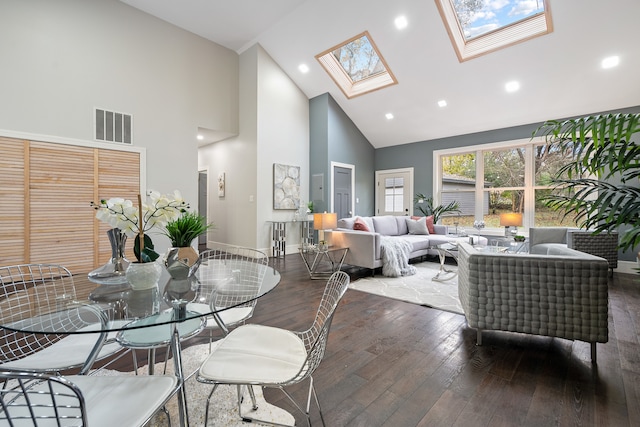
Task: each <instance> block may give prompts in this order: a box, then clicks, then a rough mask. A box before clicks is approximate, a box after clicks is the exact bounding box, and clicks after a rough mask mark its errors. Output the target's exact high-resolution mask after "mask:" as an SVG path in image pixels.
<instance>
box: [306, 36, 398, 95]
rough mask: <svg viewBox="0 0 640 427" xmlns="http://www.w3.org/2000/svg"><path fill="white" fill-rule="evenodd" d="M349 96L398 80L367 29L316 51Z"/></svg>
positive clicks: (394, 82)
mask: <svg viewBox="0 0 640 427" xmlns="http://www.w3.org/2000/svg"><path fill="white" fill-rule="evenodd" d="M316 59H317V60H318V61H319V62H320V64H321V65H322V66H323V67H324V69H325V71H326V72H327V73H329V75H330V76H331V78H332V79H333V81H334V82H335V83H336V84H337V85H338V87H340V89H341V90H342V92H343V93H344V94H345V96H346V97H347V98H353V97H354V96H358V95H363V94H365V93H368V92H371V91H374V90H377V89H381V88H383V87H386V86H390V85H393V84H396V83H397V80H396V79H395V77H394V76H393V74H392V73H391V70H389V67H388V66H387V64H386V62H385V60H384V58H383V57H382V55H381V54H380V52H379V51H378V49H377V47H376V45H375V43H374V42H373V39H372V38H371V35H369V33H368V32H366V31H365V32H364V33H362V34H358V35H357V36H355V37H353V38H351V39H349V40H347V41H346V42H344V43H341V44H339V45H337V46H334V47H332V48H331V49H329V50H327V51H325V52H323V53H321V54H319V55H316Z"/></svg>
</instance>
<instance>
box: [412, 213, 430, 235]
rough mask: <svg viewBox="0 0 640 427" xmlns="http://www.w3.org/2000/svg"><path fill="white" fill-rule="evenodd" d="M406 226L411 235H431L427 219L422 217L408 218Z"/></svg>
mask: <svg viewBox="0 0 640 427" xmlns="http://www.w3.org/2000/svg"><path fill="white" fill-rule="evenodd" d="M406 224H407V229H408V231H409V234H429V230H427V218H426V217H420V218H418V219H411V218H407V219H406Z"/></svg>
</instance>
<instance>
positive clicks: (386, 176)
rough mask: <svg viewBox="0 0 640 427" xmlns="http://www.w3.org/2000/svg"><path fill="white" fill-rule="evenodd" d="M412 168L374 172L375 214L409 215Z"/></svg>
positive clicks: (411, 211)
mask: <svg viewBox="0 0 640 427" xmlns="http://www.w3.org/2000/svg"><path fill="white" fill-rule="evenodd" d="M412 193H413V168H408V169H396V170H387V171H378V172H376V215H411V214H412V213H413V205H412Z"/></svg>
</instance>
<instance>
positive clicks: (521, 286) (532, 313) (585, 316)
mask: <svg viewBox="0 0 640 427" xmlns="http://www.w3.org/2000/svg"><path fill="white" fill-rule="evenodd" d="M551 252H554V253H555V254H553V255H552V254H544V255H542V254H509V253H496V252H490V251H489V250H486V249H485V250H480V249H478V248H474V247H472V246H471V245H468V244H465V243H461V244H459V245H458V295H459V297H460V303H461V305H462V308H463V310H464V315H465V317H466V318H467V322H468V324H469V326H470V327H472V328H475V329H477V343H478V345H481V344H482V331H483V330H497V331H511V332H522V333H527V334H534V335H545V336H550V337H558V338H566V339H571V340H580V341H585V342H588V343H590V344H591V359H592V362H593V363H595V362H596V343H597V342H599V343H605V342H607V341H608V339H609V336H608V299H609V291H608V278H607V276H608V268H609V264H608V263H607V260H605V259H603V258H600V257H597V256H594V255H590V254H587V253H584V252H580V251H577V250H573V249H570V248H567V247H566V246H565V247H561V246H554V247H553V249H550V250H549V253H551Z"/></svg>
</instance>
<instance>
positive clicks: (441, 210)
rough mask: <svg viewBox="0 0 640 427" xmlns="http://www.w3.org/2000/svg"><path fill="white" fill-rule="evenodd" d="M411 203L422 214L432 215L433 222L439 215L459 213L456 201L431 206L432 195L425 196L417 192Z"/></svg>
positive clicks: (436, 221) (436, 220)
mask: <svg viewBox="0 0 640 427" xmlns="http://www.w3.org/2000/svg"><path fill="white" fill-rule="evenodd" d="M413 203H414V204H415V205H417V207H418V210H419V211H420V212H422V214H423V215H424V216H433V223H434V224H437V223H438V220H439V219H440V217H442V215H443V214H445V213H449V212H451V213H460V212H461V211H460V209H459V205H458V202H456V201H453V202H450V203H449V204H447V205H445V206H442V205H438V206H433V197H431V196H429V197H427V196H425V195H424V194H420V193H417V194H416V196H415V197H414V198H413Z"/></svg>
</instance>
